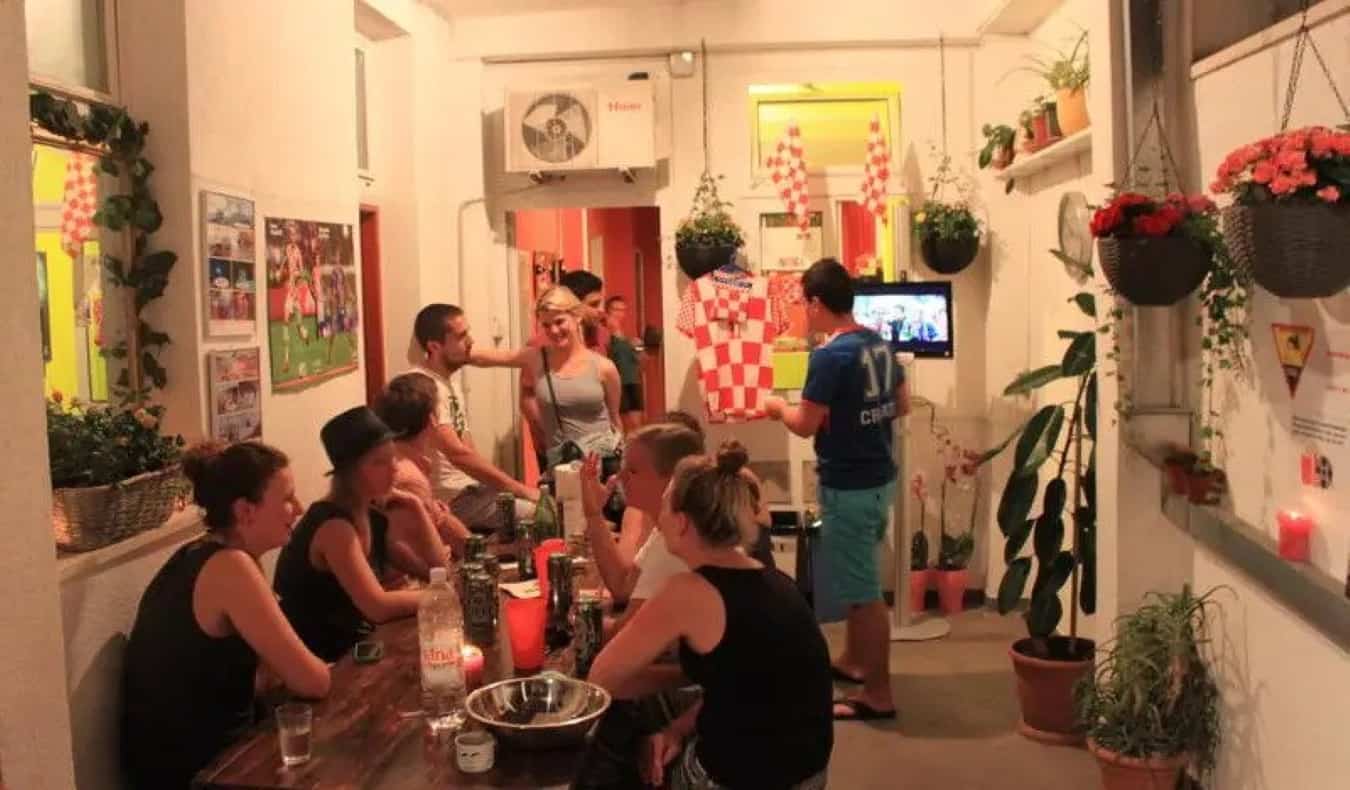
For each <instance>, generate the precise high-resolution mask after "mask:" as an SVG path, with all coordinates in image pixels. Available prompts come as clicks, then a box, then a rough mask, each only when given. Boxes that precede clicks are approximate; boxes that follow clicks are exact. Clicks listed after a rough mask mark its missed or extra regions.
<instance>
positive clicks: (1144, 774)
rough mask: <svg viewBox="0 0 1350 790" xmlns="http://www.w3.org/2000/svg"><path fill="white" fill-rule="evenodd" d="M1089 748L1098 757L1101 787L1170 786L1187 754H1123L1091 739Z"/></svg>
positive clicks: (1160, 789) (1142, 789)
mask: <svg viewBox="0 0 1350 790" xmlns="http://www.w3.org/2000/svg"><path fill="white" fill-rule="evenodd" d="M1087 745H1088V751H1090V752H1092V756H1093V757H1096V758H1097V766H1098V767H1099V768H1101V771H1102V788H1104V790H1172V788H1174V787H1176V786H1177V779H1178V778H1179V777H1180V776H1181V769H1182V768H1184V767H1185V766H1186V759H1187V758H1186V755H1184V754H1178V755H1173V756H1171V757H1149V758H1140V757H1125V756H1122V755H1119V754H1116V753H1115V752H1113V751H1111V750H1110V749H1106V748H1103V747H1102V746H1101V745H1100V744H1098V743H1097V742H1096V741H1093V740H1091V739H1089V740H1088V742H1087Z"/></svg>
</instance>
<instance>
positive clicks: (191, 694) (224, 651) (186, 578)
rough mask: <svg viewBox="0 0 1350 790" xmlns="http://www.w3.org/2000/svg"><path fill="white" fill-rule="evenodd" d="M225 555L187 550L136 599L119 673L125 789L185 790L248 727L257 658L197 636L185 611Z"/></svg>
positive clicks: (192, 546)
mask: <svg viewBox="0 0 1350 790" xmlns="http://www.w3.org/2000/svg"><path fill="white" fill-rule="evenodd" d="M226 550H227V549H226V547H225V546H222V545H221V544H219V543H216V542H214V541H210V540H197V541H194V542H192V543H188V544H187V545H185V546H183V547H182V548H180V549H178V551H176V552H174V554H173V556H172V557H170V558H169V561H168V562H166V563H165V564H164V567H163V568H160V569H159V573H157V574H155V578H154V579H153V580H151V582H150V585H149V586H148V587H146V588H145V594H144V595H142V596H141V605H140V608H139V609H138V610H137V612H136V623H135V625H134V626H133V627H132V629H131V638H130V640H128V643H127V652H126V662H125V664H124V665H123V689H122V699H123V704H122V762H123V765H124V767H125V770H126V772H127V775H128V777H129V778H130V779H131V786H132V787H163V788H166V789H167V788H185V787H187V786H188V783H189V782H190V781H191V779H192V776H193V774H195V773H196V772H197V771H199V770H201V769H202V768H204V767H206V764H207V763H209V762H210V761H211V759H212V758H213V757H215V756H216V754H217V753H219V752H220V751H221V750H222V749H224V748H225V747H226V746H228V745H229V744H230V743H231V742H232V741H234V740H235V739H236V738H238V737H239V736H240V735H241V734H243V732H244V730H246V729H247V728H248V726H249V725H250V724H252V722H253V677H254V673H255V672H256V671H257V668H258V657H257V654H256V653H254V652H253V648H251V647H249V645H248V643H247V642H245V641H244V640H243V639H242V638H240V637H239V636H237V635H234V636H226V637H219V638H218V637H213V636H211V635H209V634H207V633H206V632H204V631H202V629H201V626H199V625H198V624H197V617H196V615H195V614H193V611H192V598H193V592H194V590H195V589H196V586H197V576H198V575H199V574H200V573H201V570H202V567H203V566H205V565H206V561H207V560H209V559H211V557H213V556H215V554H216V552H218V551H226Z"/></svg>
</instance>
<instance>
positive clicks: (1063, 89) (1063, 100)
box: [1043, 30, 1091, 136]
mask: <svg viewBox="0 0 1350 790" xmlns="http://www.w3.org/2000/svg"><path fill="white" fill-rule="evenodd" d="M1043 65H1044V76H1045V81H1046V82H1048V83H1050V87H1051V88H1052V89H1054V91H1055V113H1056V116H1057V119H1058V123H1059V128H1060V131H1061V133H1063V134H1064V135H1066V136H1067V135H1071V134H1074V133H1076V132H1079V131H1082V130H1083V129H1086V128H1087V127H1088V113H1087V94H1086V92H1085V91H1086V89H1087V85H1088V80H1089V79H1091V69H1090V68H1089V64H1088V47H1087V31H1086V30H1084V31H1083V33H1082V34H1081V35H1080V36H1079V37H1078V40H1077V41H1075V42H1074V45H1073V49H1071V50H1069V51H1068V52H1067V53H1065V52H1059V53H1057V56H1056V57H1055V59H1054V60H1052V61H1050V62H1048V63H1045V64H1043Z"/></svg>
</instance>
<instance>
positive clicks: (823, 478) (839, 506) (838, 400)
mask: <svg viewBox="0 0 1350 790" xmlns="http://www.w3.org/2000/svg"><path fill="white" fill-rule="evenodd" d="M802 294H803V296H804V297H805V299H806V320H807V324H808V326H809V328H810V330H811V331H813V332H820V333H822V334H824V335H826V337H827V339H826V341H825V343H824V344H823V345H821V346H820V347H819V348H817V349H816V350H815V351H812V352H811V361H810V363H809V365H808V366H807V369H806V385H805V386H804V387H803V388H802V402H801V405H800V406H789V405H787V404H786V403H785V402H784V401H783V399H782V398H777V397H773V398H768V399H767V400H766V401H765V411H766V412H767V413H768V415H769V416H770V417H771V418H774V419H779V420H782V421H783V424H784V425H786V426H787V428H788V430H790V431H792V432H793V433H795V434H797V435H798V436H803V437H809V436H814V437H815V448H816V459H817V467H816V469H817V477H818V478H819V480H820V509H821V517H822V518H823V520H824V524H825V527H824V530H823V531H822V535H821V539H822V550H823V555H824V559H825V563H826V565H827V569H828V571H829V576H830V581H831V584H832V585H833V586H834V591H835V594H836V596H837V597H838V599H839V600H840V602H841V603H843V604H844V605H845V606H847V607H848V623H847V629H848V630H847V633H848V638H847V641H846V642H845V647H844V652H843V654H842V655H840V656H839V658H838V660H836V661H835V662H834V665H833V674H834V676H835V678H836V679H837V680H841V681H846V682H853V683H861V684H862V691H861V693H860V694H858V695H857V696H854V697H849V698H848V699H846V700H841V701H839V702H837V703H835V708H834V716H835V718H836V719H893V718H895V703H894V702H892V700H891V683H890V671H889V670H890V647H891V628H890V618H889V616H888V613H887V611H886V602H885V600H884V599H883V598H882V595H881V578H880V571H879V568H878V565H879V561H878V560H879V550H880V548H881V542H882V541H883V540H884V539H885V537H886V524H887V520H888V515H889V513H890V509H891V501H892V499H893V497H894V494H895V477H896V468H895V461H894V458H893V456H892V454H891V437H892V435H893V433H892V431H893V428H892V422H893V421H894V419H895V418H896V417H897V416H899V415H903V414H907V413H908V412H909V393H908V391H907V390H906V388H905V375H904V370H903V369H902V368H901V367H900V365H899V363H898V362H896V360H895V354H894V353H893V352H892V351H891V348H890V346H889V345H888V344H887V343H886V341H884V340H882V338H881V336H880V335H878V334H877V333H876V332H874V331H872V330H871V329H868V328H867V327H865V326H862V325H861V324H859V323H858V322H857V321H855V320H854V319H853V282H852V281H851V280H850V279H849V275H848V271H847V270H845V269H844V267H843V266H842V265H840V263H839V262H838V261H836V260H834V259H833V258H825V259H824V260H820V261H816V262H815V263H814V264H812V266H811V268H810V269H807V270H806V274H804V275H803V276H802Z"/></svg>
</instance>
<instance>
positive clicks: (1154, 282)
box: [1097, 236, 1210, 307]
mask: <svg viewBox="0 0 1350 790" xmlns="http://www.w3.org/2000/svg"><path fill="white" fill-rule="evenodd" d="M1097 253H1098V255H1099V256H1100V257H1101V260H1102V272H1103V273H1104V274H1105V275H1106V279H1107V281H1108V282H1110V283H1111V288H1112V289H1114V290H1115V292H1116V293H1118V294H1120V295H1121V296H1123V297H1125V299H1126V300H1128V301H1129V302H1130V304H1134V305H1139V306H1142V307H1166V306H1167V305H1172V304H1176V303H1177V302H1180V301H1181V300H1182V299H1185V298H1186V297H1187V296H1190V294H1191V292H1192V291H1194V290H1195V289H1196V288H1198V287H1200V283H1202V282H1204V280H1205V275H1206V274H1208V273H1209V267H1210V254H1209V251H1208V250H1206V249H1205V248H1204V247H1203V246H1201V245H1199V244H1197V243H1195V242H1194V241H1192V240H1191V239H1189V238H1186V237H1185V236H1159V237H1147V236H1134V237H1130V238H1124V239H1118V238H1112V237H1107V238H1102V239H1098V240H1097Z"/></svg>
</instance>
